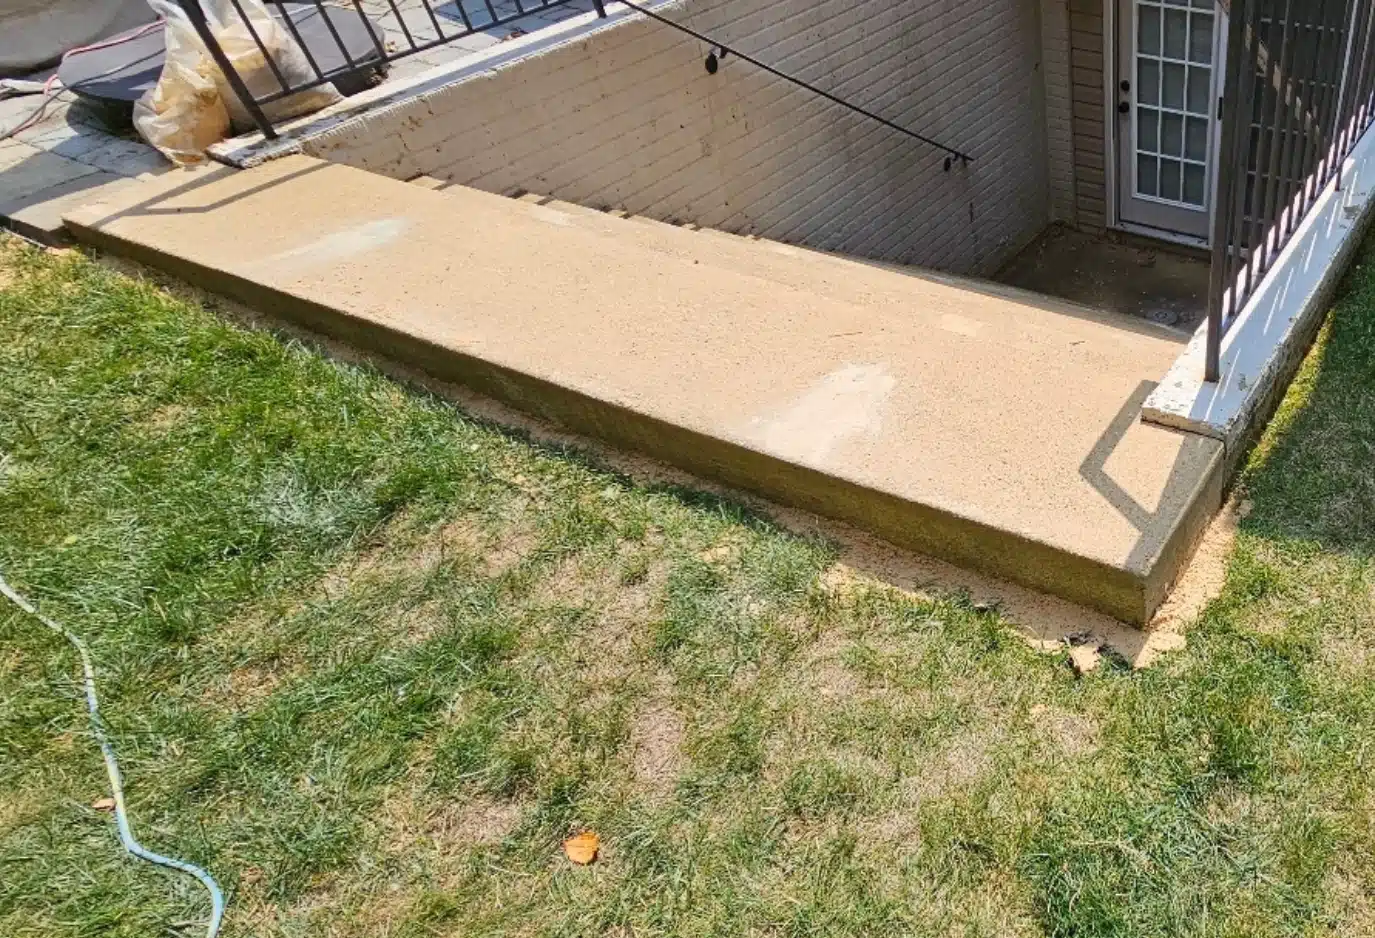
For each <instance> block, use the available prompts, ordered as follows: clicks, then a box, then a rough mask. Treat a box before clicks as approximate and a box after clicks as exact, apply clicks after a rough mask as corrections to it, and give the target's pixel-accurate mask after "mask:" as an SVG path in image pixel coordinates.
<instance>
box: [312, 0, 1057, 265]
mask: <svg viewBox="0 0 1375 938" xmlns="http://www.w3.org/2000/svg"><path fill="white" fill-rule="evenodd" d="M1040 6H1041V0H979V2H977V3H975V2H968V0H820V2H817V0H683V2H680V3H673V4H665V5H661V6H657V7H655V9H656V12H659V13H661V14H662V15H664V16H666V17H669V18H672V19H675V20H677V21H680V22H682V23H684V24H686V25H690V26H692V27H693V28H694V29H697V30H698V31H700V32H704V33H707V34H710V35H713V36H719V37H721V38H722V39H723V40H724V41H726V42H727V43H729V44H731V45H735V46H737V47H738V48H740V49H742V50H743V51H746V52H748V53H750V54H751V55H754V56H756V57H758V58H760V59H761V60H763V61H766V62H768V63H770V64H772V65H775V66H776V67H778V68H780V69H782V70H784V71H787V72H790V73H792V74H795V75H797V76H799V77H801V78H803V79H806V80H808V81H810V82H812V83H814V84H816V85H818V86H820V87H822V88H825V89H827V90H830V91H832V92H834V93H836V94H838V95H840V96H841V97H843V98H846V99H849V100H852V101H854V102H856V103H858V104H861V105H863V106H865V107H867V108H869V109H870V110H873V111H876V112H878V113H880V114H882V115H884V116H886V117H888V118H890V119H892V120H894V121H896V122H897V123H900V124H902V125H904V126H906V127H910V128H912V129H913V130H916V131H918V132H919V133H922V134H924V135H926V136H928V137H931V138H934V139H936V140H939V141H941V142H943V143H947V144H948V145H950V146H952V147H955V148H958V149H960V150H963V151H965V152H967V153H969V154H971V155H972V156H973V158H974V159H973V162H972V163H971V164H969V165H968V166H960V165H956V166H955V167H954V168H953V169H952V170H951V171H950V172H945V171H944V170H943V168H942V162H943V160H944V154H943V153H941V152H939V151H938V150H935V149H933V148H931V147H928V146H926V145H924V144H922V143H920V142H918V141H916V140H912V139H910V138H908V137H905V136H903V135H901V134H898V133H895V132H893V131H891V130H889V129H887V128H884V127H882V126H881V125H879V124H877V123H875V122H873V121H870V120H867V119H865V118H863V117H862V116H860V115H857V114H854V113H853V112H850V111H847V110H845V109H843V108H841V107H838V106H836V105H834V104H832V103H829V102H827V101H825V100H823V99H822V98H820V97H818V96H816V95H813V94H811V93H809V92H807V91H805V90H803V89H800V88H797V87H796V86H793V85H791V84H788V83H786V82H784V81H782V80H780V79H777V78H775V77H773V76H770V75H768V74H767V73H765V72H762V71H761V70H759V69H757V68H755V67H754V66H752V65H750V64H749V63H747V62H744V61H741V60H740V59H738V58H731V57H728V58H726V59H725V60H724V61H723V62H722V63H721V67H720V69H719V71H718V72H717V73H716V74H715V75H710V74H708V73H707V71H706V69H705V68H704V66H703V61H704V58H705V56H706V54H707V52H708V51H709V48H708V47H707V46H706V45H705V44H703V43H701V42H698V41H697V40H695V39H693V38H691V37H689V36H686V35H684V34H683V33H680V32H678V31H676V30H674V29H671V28H669V27H667V26H664V25H662V24H660V23H656V22H653V21H650V20H647V19H645V18H643V17H636V18H633V19H630V20H627V21H625V22H622V23H620V24H618V25H615V26H612V27H610V28H605V29H601V30H597V31H593V32H588V33H586V34H584V35H581V36H575V37H572V38H570V39H569V41H567V42H565V43H562V44H559V45H556V46H554V47H553V48H549V49H547V50H545V51H542V52H539V53H538V54H535V55H532V56H529V57H526V58H523V59H519V60H518V61H515V62H513V63H510V64H508V65H504V66H502V67H499V68H496V69H493V70H489V71H485V72H480V73H477V74H474V75H472V76H471V77H468V78H465V79H463V80H460V81H458V82H456V83H453V84H449V85H445V86H443V87H439V88H436V89H433V90H430V91H427V92H425V93H423V94H421V95H418V96H416V97H415V98H413V99H410V100H407V101H402V102H400V103H396V104H393V105H391V106H389V107H387V108H385V109H381V110H379V111H376V112H373V113H370V114H368V115H367V116H366V117H364V118H361V119H358V120H353V121H349V122H346V123H344V124H342V125H341V126H339V127H337V128H335V129H333V130H331V131H329V132H327V133H325V134H323V135H321V136H319V137H317V138H315V139H313V140H311V141H310V142H309V143H308V144H307V146H306V151H307V152H308V153H310V154H311V155H315V156H319V157H323V158H325V159H329V160H332V161H335V162H342V163H349V164H352V165H355V166H358V167H360V168H364V169H368V170H372V171H375V172H380V173H383V174H386V175H390V176H394V177H396V178H410V177H413V176H416V175H420V174H426V175H431V176H437V177H441V178H444V179H448V180H451V181H453V182H456V183H460V184H463V185H468V186H474V187H477V188H481V189H486V190H489V191H493V192H509V191H511V190H516V189H524V190H528V191H532V192H539V193H542V194H546V195H551V196H555V197H557V198H560V199H565V200H567V201H570V202H576V203H581V204H583V205H588V206H592V207H597V208H617V209H624V210H626V211H629V212H632V213H636V214H641V215H647V216H651V217H654V218H658V219H662V220H666V221H682V222H689V221H690V222H695V223H697V224H699V225H702V226H704V227H711V228H719V229H722V230H726V231H731V232H737V233H741V234H756V235H760V236H762V237H766V238H771V239H776V240H779V241H785V242H793V243H800V244H805V245H808V246H811V247H816V248H821V249H824V250H831V251H838V252H842V253H846V254H852V255H857V256H861V257H868V258H874V259H879V260H885V261H895V262H899V263H906V264H920V265H926V266H931V267H937V268H941V269H945V270H951V271H956V272H967V273H986V272H990V271H991V270H993V269H995V268H996V267H998V266H999V265H1000V264H1001V263H1002V262H1003V261H1005V260H1006V259H1007V258H1008V257H1010V256H1011V255H1012V254H1013V253H1015V252H1016V251H1017V250H1019V249H1020V248H1021V247H1023V246H1024V245H1025V244H1026V243H1027V242H1028V241H1029V240H1030V239H1031V238H1032V237H1034V236H1035V234H1036V233H1037V232H1038V231H1040V230H1041V228H1042V227H1043V226H1044V225H1045V224H1046V222H1047V221H1048V219H1049V218H1050V216H1051V184H1050V181H1049V179H1048V169H1047V159H1046V127H1047V118H1046V110H1045V101H1044V98H1045V83H1044V82H1043V79H1042V75H1041V50H1042V33H1041V19H1040Z"/></svg>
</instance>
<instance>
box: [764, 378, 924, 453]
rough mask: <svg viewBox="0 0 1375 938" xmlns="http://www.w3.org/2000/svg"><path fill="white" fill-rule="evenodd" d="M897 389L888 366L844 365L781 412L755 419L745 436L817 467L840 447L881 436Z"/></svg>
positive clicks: (774, 451) (771, 450)
mask: <svg viewBox="0 0 1375 938" xmlns="http://www.w3.org/2000/svg"><path fill="white" fill-rule="evenodd" d="M896 386H897V381H896V379H895V378H894V377H893V376H892V375H891V374H889V372H888V369H887V367H886V366H884V365H845V366H843V367H841V368H838V369H836V370H835V371H833V372H831V373H830V374H828V375H826V376H825V377H824V378H822V379H821V380H820V381H818V382H817V383H816V384H814V385H813V386H812V387H810V388H808V389H807V390H806V391H804V392H803V393H802V394H801V395H800V396H798V397H797V398H796V399H795V400H793V401H792V402H790V403H789V404H787V405H786V406H785V407H783V408H782V409H781V410H779V411H778V413H776V414H773V415H770V416H764V417H755V418H754V419H752V420H751V421H750V422H749V424H748V426H747V427H746V428H745V436H746V437H747V439H748V440H749V442H751V443H753V444H754V445H756V446H758V447H759V448H760V449H763V450H764V451H765V452H767V453H770V454H772V455H774V456H778V457H780V458H782V459H786V460H788V461H790V462H796V463H800V464H802V465H806V466H812V467H818V468H819V467H821V466H823V465H824V464H825V462H826V459H827V458H828V457H829V456H830V455H831V454H832V453H834V452H835V451H836V450H837V448H839V447H840V446H841V445H842V444H844V443H846V442H848V441H850V440H852V439H855V438H856V437H860V436H870V437H874V436H878V434H879V433H880V432H881V431H882V429H883V413H884V410H885V407H886V405H887V403H888V399H889V398H890V397H891V396H892V393H893V388H894V387H896Z"/></svg>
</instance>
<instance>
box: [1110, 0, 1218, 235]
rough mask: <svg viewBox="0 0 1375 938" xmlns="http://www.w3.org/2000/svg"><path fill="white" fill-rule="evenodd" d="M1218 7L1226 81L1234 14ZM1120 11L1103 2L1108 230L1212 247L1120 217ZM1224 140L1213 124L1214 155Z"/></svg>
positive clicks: (1113, 0)
mask: <svg viewBox="0 0 1375 938" xmlns="http://www.w3.org/2000/svg"><path fill="white" fill-rule="evenodd" d="M1213 5H1214V7H1215V8H1216V11H1217V14H1216V15H1217V17H1218V19H1217V23H1218V27H1219V28H1218V29H1216V30H1214V31H1213V61H1214V62H1217V63H1218V68H1220V69H1221V70H1222V74H1221V76H1220V79H1219V80H1221V81H1226V76H1227V30H1228V28H1229V25H1230V24H1229V20H1228V14H1229V13H1230V12H1231V11H1230V10H1228V8H1227V6H1226V5H1225V4H1224V3H1222V2H1220V0H1214V3H1213ZM1117 10H1118V0H1103V149H1104V151H1105V152H1104V153H1103V185H1104V186H1105V187H1106V189H1107V191H1106V192H1104V193H1103V196H1104V204H1105V205H1106V207H1107V226H1108V227H1109V228H1112V229H1117V230H1119V231H1127V232H1131V233H1132V234H1138V235H1144V236H1145V237H1148V238H1155V239H1156V240H1157V241H1173V242H1175V243H1177V244H1187V245H1189V246H1191V247H1202V248H1206V247H1208V243H1209V240H1210V239H1209V238H1194V237H1190V236H1189V235H1185V234H1179V233H1178V232H1174V231H1162V230H1161V229H1159V228H1150V227H1147V226H1145V225H1136V224H1133V223H1131V222H1124V221H1122V219H1121V216H1120V215H1119V214H1118V204H1117V202H1118V199H1117V131H1116V128H1117V125H1118V120H1117V118H1118V115H1117ZM1221 137H1222V122H1221V121H1214V122H1213V141H1212V146H1213V152H1215V153H1219V152H1220V151H1219V147H1220V145H1221ZM1221 162H1222V159H1221V156H1220V155H1219V158H1218V159H1215V160H1213V166H1212V178H1211V179H1210V180H1209V181H1208V185H1210V186H1211V187H1212V192H1211V193H1210V195H1211V196H1212V198H1210V199H1209V200H1208V230H1209V231H1212V226H1213V213H1214V212H1216V211H1217V173H1218V164H1220V163H1221Z"/></svg>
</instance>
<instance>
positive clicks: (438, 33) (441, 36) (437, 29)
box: [420, 0, 463, 43]
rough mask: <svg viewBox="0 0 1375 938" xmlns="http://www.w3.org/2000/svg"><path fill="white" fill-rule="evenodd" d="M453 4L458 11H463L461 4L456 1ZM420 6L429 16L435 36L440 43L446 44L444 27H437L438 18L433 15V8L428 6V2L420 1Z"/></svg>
mask: <svg viewBox="0 0 1375 938" xmlns="http://www.w3.org/2000/svg"><path fill="white" fill-rule="evenodd" d="M454 3H455V5H456V6H457V7H458V8H459V10H462V9H463V4H462V3H459V2H458V0H454ZM420 5H421V6H422V7H424V8H425V12H426V13H427V14H429V17H430V22H431V23H433V24H434V34H435V36H436V37H437V38H438V39H439V41H440V42H441V43H443V42H447V41H448V39H447V37H446V36H445V35H444V27H443V26H440V25H439V17H437V16H435V15H434V7H432V6H430V0H420Z"/></svg>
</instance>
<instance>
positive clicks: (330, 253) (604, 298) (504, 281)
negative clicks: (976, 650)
mask: <svg viewBox="0 0 1375 938" xmlns="http://www.w3.org/2000/svg"><path fill="white" fill-rule="evenodd" d="M67 221H68V224H69V225H70V226H71V228H72V230H73V231H74V232H75V233H76V235H77V237H78V238H80V239H81V240H83V241H86V242H88V243H91V244H93V245H95V246H97V247H100V248H102V249H105V250H109V251H112V252H116V253H121V254H125V255H128V256H131V257H134V258H136V259H138V260H142V261H144V262H146V263H149V264H152V265H155V266H159V267H162V268H164V269H166V270H168V271H171V272H173V273H175V274H178V275H180V276H182V277H185V278H186V279H189V280H192V281H195V282H198V283H201V284H202V285H204V286H206V287H208V288H210V289H212V290H216V291H218V292H221V293H225V294H228V295H230V296H232V297H234V298H236V299H238V300H241V301H243V302H245V303H248V304H250V305H252V306H255V307H257V308H259V309H262V310H264V311H265V312H269V313H273V314H277V315H281V316H283V317H286V318H289V319H292V320H295V321H298V322H300V323H303V324H304V325H306V326H308V327H310V328H313V329H316V330H319V331H321V332H324V333H327V334H330V335H333V336H335V337H338V338H340V339H343V340H345V341H348V342H350V343H353V344H355V345H357V346H361V347H364V348H367V349H370V350H373V351H375V352H378V353H380V354H383V355H387V356H390V357H393V358H397V359H400V360H403V361H406V362H409V363H411V364H413V365H417V366H419V367H421V368H424V369H425V370H427V371H429V372H431V373H433V374H435V375H436V376H437V377H440V378H443V379H447V380H453V381H457V382H460V383H464V384H467V385H469V386H471V387H473V388H474V389H476V390H478V391H480V392H482V393H486V394H489V395H491V396H494V397H497V398H499V399H502V400H504V401H506V402H508V403H510V404H513V405H515V406H517V407H520V408H522V409H525V410H527V411H530V412H532V413H535V414H537V415H539V416H542V417H545V418H547V419H552V420H555V421H557V422H560V423H562V424H564V425H566V426H568V427H570V428H572V429H573V430H576V431H578V432H582V433H585V434H588V435H591V436H595V437H599V438H602V439H606V440H608V441H610V442H612V443H615V444H617V445H621V446H625V447H629V448H632V449H636V450H640V451H642V452H645V453H647V454H649V455H652V456H655V457H657V458H659V459H662V460H664V461H666V462H669V463H672V464H675V465H678V466H681V467H683V468H685V469H687V470H689V471H692V472H695V473H698V474H700V475H703V476H707V477H710V478H713V479H717V480H720V481H723V482H725V483H727V484H730V485H734V486H737V487H740V488H744V489H748V490H752V491H755V492H758V493H761V494H763V495H766V496H768V497H771V498H774V499H777V500H779V501H782V502H786V503H789V504H793V505H797V506H800V507H803V508H806V509H810V510H812V511H816V512H818V513H821V514H825V515H829V516H832V517H836V518H840V519H843V520H847V521H850V522H853V523H856V524H858V525H860V526H861V527H865V528H867V529H869V530H872V531H874V532H876V533H878V534H879V535H881V536H883V537H885V538H887V539H889V540H891V541H893V542H895V543H897V544H899V545H901V546H904V547H909V548H913V549H916V550H920V551H923V552H926V553H930V554H933V555H936V556H939V557H942V558H944V559H947V560H951V561H954V562H956V563H960V564H964V565H967V566H970V567H974V568H977V569H979V570H982V571H984V572H987V573H992V574H995V575H999V576H1004V577H1007V578H1009V579H1012V580H1016V581H1018V582H1020V583H1023V584H1026V585H1029V586H1032V587H1035V588H1039V589H1043V590H1046V591H1048V592H1052V593H1056V594H1058V595H1061V596H1064V597H1066V598H1069V599H1071V600H1074V601H1077V602H1080V603H1083V604H1085V605H1088V606H1091V607H1094V608H1096V609H1099V610H1102V611H1105V612H1107V613H1109V614H1111V615H1114V616H1117V617H1118V618H1120V619H1123V620H1126V621H1129V622H1134V623H1141V622H1144V621H1146V620H1147V618H1148V617H1149V615H1150V613H1151V611H1152V610H1153V609H1154V608H1155V607H1156V605H1157V604H1158V603H1159V602H1160V601H1161V599H1163V597H1164V595H1165V592H1166V590H1167V588H1168V586H1169V585H1170V583H1171V581H1172V580H1173V578H1174V576H1175V574H1176V573H1177V572H1178V570H1179V568H1180V566H1181V564H1182V563H1183V561H1184V560H1185V558H1186V557H1187V556H1188V553H1189V551H1190V550H1191V548H1192V545H1193V543H1194V541H1195V538H1196V536H1197V535H1198V534H1199V533H1200V532H1201V530H1202V527H1203V525H1204V524H1205V523H1206V521H1207V519H1208V518H1209V517H1210V515H1211V514H1212V512H1213V510H1215V508H1216V506H1217V504H1218V502H1219V500H1220V497H1221V484H1222V473H1221V463H1222V459H1221V455H1222V448H1221V446H1220V444H1218V443H1217V442H1216V441H1214V440H1208V439H1204V438H1202V437H1199V436H1195V435H1192V434H1187V433H1177V432H1174V431H1171V430H1167V429H1164V428H1161V427H1156V426H1149V425H1145V424H1142V423H1141V422H1140V421H1139V419H1138V417H1139V410H1140V406H1141V401H1142V400H1143V399H1144V398H1145V396H1146V394H1148V393H1149V392H1150V390H1151V388H1152V387H1153V382H1154V380H1155V379H1156V378H1158V376H1159V375H1161V374H1163V373H1164V372H1165V370H1166V369H1167V368H1169V366H1170V364H1171V362H1173V360H1174V358H1175V355H1176V354H1177V353H1178V351H1179V348H1180V346H1179V344H1178V339H1177V337H1175V336H1173V335H1172V334H1170V333H1169V332H1167V331H1165V330H1158V329H1154V328H1153V327H1151V326H1150V325H1148V324H1146V323H1142V322H1139V321H1136V320H1129V319H1126V318H1124V317H1117V316H1112V315H1109V314H1105V313H1098V312H1094V311H1090V310H1086V309H1083V308H1081V307H1075V306H1073V305H1072V304H1068V303H1063V302H1060V301H1056V300H1050V299H1047V298H1045V297H1040V296H1037V295H1035V294H1026V293H1022V292H1020V291H1016V290H1012V289H1008V288H1003V287H999V286H997V285H993V284H986V283H980V282H977V281H969V280H964V279H961V278H955V277H946V276H942V275H935V274H931V273H928V272H924V271H912V270H907V269H894V268H891V267H887V266H883V265H876V264H869V263H865V262H862V261H856V260H851V259H844V258H839V257H835V256H833V255H828V254H824V253H820V252H815V251H809V250H803V249H800V248H794V247H790V246H787V245H781V244H775V243H772V242H767V241H758V240H754V239H749V238H744V237H738V236H734V235H725V234H721V233H706V232H701V231H691V230H686V229H683V228H679V227H676V226H673V225H668V224H663V223H657V222H646V223H629V222H627V220H625V219H621V218H616V217H614V216H612V215H610V214H607V213H603V212H597V211H593V210H589V209H586V208H581V207H578V206H567V205H559V204H554V203H548V202H546V203H545V204H537V202H536V201H535V200H527V201H520V200H515V199H509V198H504V197H501V196H495V195H491V194H488V193H483V192H479V191H476V190H472V189H466V188H461V187H452V186H450V187H445V188H443V189H440V190H438V191H432V190H427V189H426V188H423V187H421V186H417V185H408V184H406V183H403V182H398V181H395V180H391V179H387V178H384V177H381V176H377V175H373V174H370V173H366V172H363V171H361V170H356V169H352V168H349V167H345V166H338V165H332V164H327V163H322V162H319V161H317V160H313V159H310V158H308V157H303V156H296V157H289V158H285V159H282V160H277V161H274V162H271V163H267V164H265V165H263V166H260V167H257V168H255V169H251V170H246V171H243V172H228V171H226V172H222V173H211V174H207V175H206V176H203V177H198V178H196V179H194V180H193V181H190V182H188V183H186V184H185V185H182V186H180V187H175V188H169V189H167V190H166V191H165V192H163V193H162V194H160V195H158V196H157V197H153V198H149V197H146V196H143V195H142V193H140V197H138V198H134V197H125V196H120V195H117V196H116V197H113V198H111V199H110V200H109V201H107V202H105V203H103V204H98V205H93V206H87V207H85V208H83V209H81V210H78V211H76V212H73V213H71V214H70V215H69V216H68V217H67Z"/></svg>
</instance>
